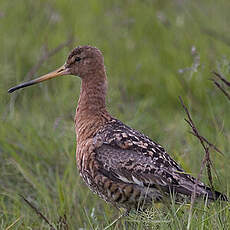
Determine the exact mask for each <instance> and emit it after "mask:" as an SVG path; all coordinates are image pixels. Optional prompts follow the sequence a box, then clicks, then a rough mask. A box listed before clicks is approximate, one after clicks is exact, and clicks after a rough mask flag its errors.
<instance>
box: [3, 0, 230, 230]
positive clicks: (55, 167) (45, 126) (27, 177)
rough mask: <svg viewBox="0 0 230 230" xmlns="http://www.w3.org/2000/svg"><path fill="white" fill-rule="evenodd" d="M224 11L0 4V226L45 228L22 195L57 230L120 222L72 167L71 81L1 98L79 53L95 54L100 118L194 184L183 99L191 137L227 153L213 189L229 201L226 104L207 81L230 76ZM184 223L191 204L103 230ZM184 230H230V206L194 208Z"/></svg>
mask: <svg viewBox="0 0 230 230" xmlns="http://www.w3.org/2000/svg"><path fill="white" fill-rule="evenodd" d="M229 10H230V2H229V1H228V0H219V1H214V0H204V1H198V0H197V1H185V0H173V1H172V0H165V1H160V0H159V1H157V0H155V1H153V0H151V1H150V0H143V1H121V0H117V1H107V0H103V1H95V0H89V1H87V2H86V1H62V0H57V1H52V0H48V1H44V0H36V1H34V0H21V1H16V0H12V1H7V0H2V1H0V34H1V36H0V44H1V45H0V50H1V52H0V53H1V55H0V63H1V64H0V80H1V84H0V122H1V123H0V229H7V230H9V229H50V227H49V225H47V223H45V221H44V220H42V219H41V218H40V217H39V216H38V215H37V214H36V213H35V212H34V210H32V209H31V208H30V207H29V206H28V205H27V204H26V202H24V201H23V199H22V197H20V195H23V196H24V197H25V198H26V199H27V200H28V201H29V202H31V203H32V204H33V205H34V206H35V207H36V208H37V209H38V210H40V211H41V212H42V213H43V214H44V215H45V216H46V217H47V218H48V220H49V221H50V222H51V223H52V225H53V226H55V228H57V229H66V230H67V229H79V230H80V229H81V230H83V229H103V228H105V227H106V226H108V225H109V223H111V222H112V221H113V220H114V219H115V218H116V217H117V216H118V215H119V212H118V211H117V210H116V209H114V208H111V206H110V205H108V204H106V203H105V202H104V201H102V200H100V199H99V198H98V197H97V196H95V195H93V194H92V193H91V191H89V189H88V188H87V187H86V186H85V185H84V183H83V182H82V180H81V178H80V177H79V174H78V171H77V169H76V163H75V148H76V144H75V132H74V124H73V117H74V113H75V107H76V105H77V99H78V95H79V88H80V80H79V79H78V78H77V77H70V76H66V77H63V78H59V79H56V80H53V81H49V82H44V83H43V84H40V85H37V86H34V87H30V88H27V89H25V90H21V91H19V92H16V93H14V94H12V95H8V93H7V89H8V88H10V87H12V86H14V85H16V84H17V83H19V82H22V81H24V80H25V79H30V78H34V77H36V76H39V75H41V74H44V73H47V72H49V71H52V70H54V69H55V68H57V67H59V66H60V65H62V64H63V63H64V61H65V58H66V57H67V55H68V53H69V51H70V50H71V49H72V48H73V47H75V46H77V45H85V44H89V45H92V46H96V47H98V48H100V49H101V50H102V52H103V54H104V57H105V64H106V67H107V68H106V69H107V74H108V81H109V91H108V100H107V102H108V103H107V104H108V110H109V111H110V112H111V113H112V114H113V115H114V116H115V117H117V118H118V119H120V120H122V121H123V122H125V123H126V124H128V125H129V126H131V127H133V128H135V129H138V130H140V131H142V132H144V133H145V134H146V135H148V136H149V137H151V138H152V139H153V140H155V141H157V142H158V143H161V145H162V146H164V147H165V148H166V149H167V151H168V152H169V153H170V154H171V156H173V158H174V159H175V160H177V161H178V162H179V163H180V164H181V165H182V166H183V168H184V169H185V170H186V171H187V172H189V173H191V174H192V175H194V176H197V175H198V173H199V171H200V166H201V161H202V159H203V156H204V151H203V149H202V147H201V145H200V143H199V141H198V140H197V138H195V137H193V136H192V135H191V134H189V132H188V131H189V130H190V129H189V127H188V125H187V124H186V123H185V121H184V118H185V113H184V111H183V108H182V106H181V104H180V102H179V99H178V97H179V96H181V97H182V98H183V100H184V101H185V103H186V105H187V106H188V108H189V110H190V112H191V114H192V117H193V120H194V121H195V123H196V126H197V128H198V129H199V131H200V133H201V134H202V135H203V136H205V137H206V138H207V139H208V140H210V141H211V142H212V143H214V144H216V145H217V146H218V147H219V148H220V149H221V150H222V152H223V153H224V155H223V156H222V155H220V154H218V153H216V152H215V151H213V150H211V159H212V160H213V163H214V166H215V169H216V173H217V175H218V177H217V176H216V174H215V173H214V171H213V180H214V186H215V188H216V189H218V190H220V191H222V192H224V193H226V194H228V195H230V194H229V193H230V192H229V186H230V180H229V173H230V166H229V165H230V145H229V142H230V116H229V115H230V104H229V102H230V101H228V99H227V98H226V97H225V96H224V94H223V93H222V92H221V91H220V90H219V89H218V88H217V87H215V85H214V84H213V82H212V81H210V78H212V77H214V76H213V75H212V73H211V72H212V71H213V70H215V71H218V72H219V73H221V74H223V75H224V76H225V77H226V78H227V79H230V73H229V71H230V49H229V46H230V35H229V34H230V27H229V21H230V14H229ZM202 180H203V181H204V182H206V183H208V178H207V173H206V172H205V173H204V174H203V176H202ZM188 219H189V206H188V205H185V204H181V205H176V204H174V203H173V202H172V203H171V204H169V205H153V207H152V208H151V209H150V210H148V211H147V212H145V213H135V212H132V213H131V214H130V215H129V216H128V217H126V218H123V219H122V220H121V221H120V222H119V223H117V224H116V225H114V226H112V227H111V228H110V229H159V230H160V229H186V227H187V226H188ZM65 222H67V225H66V224H65ZM190 229H230V212H229V204H228V203H220V202H215V203H210V204H208V203H207V202H205V201H204V202H203V201H202V202H198V203H197V204H196V205H195V206H194V208H193V212H192V218H191V222H190Z"/></svg>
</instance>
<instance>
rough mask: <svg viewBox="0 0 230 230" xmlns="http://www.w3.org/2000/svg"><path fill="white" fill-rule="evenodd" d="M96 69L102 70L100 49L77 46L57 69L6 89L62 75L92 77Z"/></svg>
mask: <svg viewBox="0 0 230 230" xmlns="http://www.w3.org/2000/svg"><path fill="white" fill-rule="evenodd" d="M98 71H104V60H103V56H102V54H101V52H100V50H98V49H97V48H95V47H91V46H78V47H77V48H75V49H73V50H72V51H71V53H70V54H69V56H68V58H67V60H66V62H65V64H64V65H63V66H61V67H60V68H58V69H57V70H55V71H53V72H51V73H48V74H46V75H43V76H41V77H39V78H36V79H34V80H31V81H28V82H24V83H21V84H19V85H17V86H15V87H12V88H10V89H9V90H8V92H9V93H12V92H14V91H15V90H18V89H20V88H24V87H27V86H30V85H34V84H37V83H40V82H42V81H47V80H49V79H52V78H55V77H58V76H63V75H75V76H79V77H80V78H82V79H86V78H87V77H88V78H90V77H92V75H93V74H92V73H96V72H98ZM94 75H95V74H94ZM99 75H100V74H99Z"/></svg>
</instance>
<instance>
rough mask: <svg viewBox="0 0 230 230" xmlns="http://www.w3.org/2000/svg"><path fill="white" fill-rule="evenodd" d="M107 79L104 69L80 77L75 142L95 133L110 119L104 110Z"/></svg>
mask: <svg viewBox="0 0 230 230" xmlns="http://www.w3.org/2000/svg"><path fill="white" fill-rule="evenodd" d="M106 89H107V80H106V73H105V71H101V72H97V73H93V74H91V76H87V78H82V83H81V92H80V97H79V100H78V106H77V110H76V116H75V128H76V134H77V142H78V143H79V142H80V141H82V140H83V139H87V138H90V137H92V136H94V135H95V133H96V132H97V130H98V129H100V127H101V126H103V124H105V123H106V122H108V121H109V120H110V119H111V116H110V115H109V113H108V112H107V110H106Z"/></svg>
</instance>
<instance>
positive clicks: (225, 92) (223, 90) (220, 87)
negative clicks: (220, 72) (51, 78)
mask: <svg viewBox="0 0 230 230" xmlns="http://www.w3.org/2000/svg"><path fill="white" fill-rule="evenodd" d="M212 81H213V82H214V84H215V85H216V86H217V87H218V88H219V89H220V90H221V91H222V92H223V93H224V95H225V96H226V97H227V98H228V100H230V94H229V93H228V92H227V91H226V90H225V89H224V88H223V87H222V86H221V85H220V84H219V83H218V82H217V81H216V80H215V79H212Z"/></svg>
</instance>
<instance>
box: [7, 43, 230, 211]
mask: <svg viewBox="0 0 230 230" xmlns="http://www.w3.org/2000/svg"><path fill="white" fill-rule="evenodd" d="M67 74H72V75H76V76H79V77H80V78H81V80H82V85H81V92H80V98H79V101H78V107H77V109H76V116H75V128H76V138H77V151H76V158H77V166H78V169H79V172H80V175H81V176H82V178H83V179H84V181H85V183H86V184H87V185H88V186H89V188H90V189H91V190H92V191H93V192H95V193H97V194H98V195H99V196H100V197H102V198H103V199H104V200H106V201H107V202H110V203H112V204H113V205H115V206H118V207H125V208H127V209H131V208H138V207H139V206H142V205H144V204H145V205H148V204H151V203H152V201H160V200H162V198H163V197H168V196H169V195H170V193H174V194H175V196H176V197H177V198H182V197H190V196H191V194H192V192H193V189H194V184H195V178H194V177H192V176H190V175H188V174H186V173H185V172H184V171H183V169H182V168H181V167H180V166H179V165H178V164H177V163H176V162H175V161H174V160H173V159H172V158H171V157H170V156H169V155H168V154H167V153H166V151H165V150H164V149H163V148H162V147H161V146H160V145H159V144H157V143H156V142H154V141H152V140H151V139H149V138H148V137H147V136H145V135H144V134H142V133H140V132H138V131H136V130H134V129H132V128H130V127H128V126H126V125H125V124H123V123H122V122H121V121H119V120H117V119H115V118H113V117H112V116H111V115H110V114H109V113H108V112H107V110H106V99H105V97H106V89H107V80H106V72H105V68H104V61H103V56H102V54H101V52H100V51H99V50H98V49H97V48H95V47H90V46H82V47H77V48H75V49H74V50H73V51H72V52H71V53H70V55H69V57H68V59H67V61H66V63H65V64H64V65H63V66H62V67H61V68H59V69H58V70H56V71H54V72H52V73H50V74H47V75H44V76H42V77H40V78H38V79H35V80H32V81H30V82H26V83H23V84H20V85H18V86H16V87H14V88H11V89H10V90H9V92H13V91H15V90H16V89H19V88H23V87H26V86H29V85H33V84H36V83H38V82H41V81H44V80H48V79H51V78H53V77H57V76H61V75H67ZM197 196H207V197H208V199H210V200H216V199H218V198H220V199H222V200H227V197H226V196H225V195H223V194H221V193H219V192H217V191H211V189H210V188H208V187H207V186H206V185H204V184H203V183H202V182H200V181H199V182H198V185H197Z"/></svg>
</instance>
